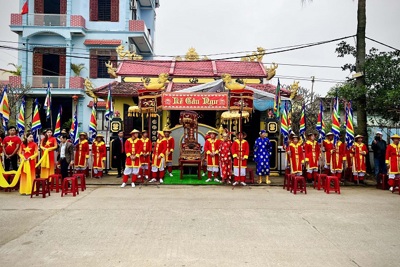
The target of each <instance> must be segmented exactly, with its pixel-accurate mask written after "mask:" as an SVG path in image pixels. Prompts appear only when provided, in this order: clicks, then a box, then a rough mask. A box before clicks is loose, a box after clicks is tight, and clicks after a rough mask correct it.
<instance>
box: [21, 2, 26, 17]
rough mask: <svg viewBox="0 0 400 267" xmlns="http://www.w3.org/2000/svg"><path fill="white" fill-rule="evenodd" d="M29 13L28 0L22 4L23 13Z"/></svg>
mask: <svg viewBox="0 0 400 267" xmlns="http://www.w3.org/2000/svg"><path fill="white" fill-rule="evenodd" d="M24 14H28V1H26V2H25V4H24V5H23V6H22V9H21V15H24Z"/></svg>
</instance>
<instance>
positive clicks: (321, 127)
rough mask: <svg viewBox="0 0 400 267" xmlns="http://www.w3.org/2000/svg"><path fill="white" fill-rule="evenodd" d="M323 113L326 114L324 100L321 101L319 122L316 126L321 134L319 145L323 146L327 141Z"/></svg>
mask: <svg viewBox="0 0 400 267" xmlns="http://www.w3.org/2000/svg"><path fill="white" fill-rule="evenodd" d="M323 112H324V106H323V105H322V100H321V101H320V104H319V113H318V120H317V125H316V129H317V131H318V133H319V137H318V143H319V144H321V143H322V142H323V141H324V140H325V122H324V119H323Z"/></svg>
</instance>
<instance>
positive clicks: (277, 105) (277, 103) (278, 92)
mask: <svg viewBox="0 0 400 267" xmlns="http://www.w3.org/2000/svg"><path fill="white" fill-rule="evenodd" d="M280 106H281V84H280V82H279V79H278V85H277V86H276V91H275V102H274V114H275V117H277V118H279V117H280V114H279V113H280Z"/></svg>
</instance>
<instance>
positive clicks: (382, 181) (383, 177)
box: [376, 173, 389, 190]
mask: <svg viewBox="0 0 400 267" xmlns="http://www.w3.org/2000/svg"><path fill="white" fill-rule="evenodd" d="M388 179H389V177H388V175H387V174H385V173H380V174H379V175H378V181H376V188H377V189H382V190H388V189H389V185H388Z"/></svg>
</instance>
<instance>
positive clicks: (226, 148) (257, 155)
mask: <svg viewBox="0 0 400 267" xmlns="http://www.w3.org/2000/svg"><path fill="white" fill-rule="evenodd" d="M43 134H44V135H43V137H42V138H41V139H40V142H38V144H39V145H38V144H37V143H36V142H35V141H34V135H33V134H32V133H29V132H28V133H27V134H25V136H23V138H20V137H19V136H18V135H17V131H16V128H15V127H14V126H11V127H9V129H8V135H7V136H5V137H4V139H3V140H1V138H0V142H1V144H2V145H1V146H0V153H1V155H2V156H1V157H0V159H1V160H2V161H3V164H4V170H3V171H4V172H7V171H12V170H14V171H19V173H20V193H21V194H30V191H31V185H32V182H33V179H34V178H35V177H36V176H39V177H42V178H46V177H49V176H50V175H51V174H54V173H55V171H59V173H60V174H61V176H62V178H65V177H67V176H68V174H69V172H70V171H71V169H73V170H74V171H75V172H76V173H84V174H85V175H88V173H89V169H90V167H91V170H92V175H93V177H94V178H101V177H102V176H103V172H104V170H105V169H106V158H107V149H106V144H105V141H104V136H102V135H100V134H98V135H97V136H96V137H95V140H94V141H93V142H92V150H91V152H90V147H89V141H88V136H87V134H86V133H85V132H82V133H80V134H79V142H78V144H77V145H75V146H74V145H73V144H72V142H71V141H70V140H69V135H68V134H67V131H65V130H63V131H62V133H61V135H60V137H59V138H58V139H57V138H55V137H54V136H53V131H52V130H51V129H47V130H46V131H45V132H43ZM316 137H317V135H316V134H314V133H309V134H308V135H307V139H306V140H304V141H303V140H302V139H301V138H300V137H299V136H297V135H295V134H293V133H292V134H291V135H290V140H289V144H288V145H287V146H286V147H285V149H286V152H287V153H286V155H287V172H290V173H291V174H295V175H303V174H305V176H306V178H307V179H308V180H313V179H315V177H316V175H317V174H318V173H319V172H321V171H323V172H324V173H327V174H329V175H335V176H338V177H339V179H342V177H343V171H344V170H346V169H351V172H352V176H353V177H352V178H353V180H354V181H360V182H362V181H363V180H364V178H365V174H366V157H367V155H368V148H367V146H366V145H365V144H364V143H363V136H361V135H357V136H356V137H355V142H354V144H353V145H352V146H351V147H348V146H346V144H345V143H343V142H341V141H340V140H336V142H335V140H334V134H333V133H331V132H329V133H328V134H327V135H326V139H325V140H324V141H323V142H322V144H319V143H318V142H317V140H316ZM245 138H246V134H245V133H244V132H239V133H236V139H235V140H232V139H231V133H229V132H228V131H224V132H223V133H222V136H221V138H218V133H217V132H215V131H209V132H208V133H207V136H206V141H205V144H204V164H203V165H204V166H203V167H204V169H203V170H204V174H207V179H206V182H210V181H215V182H221V183H224V184H232V185H234V186H235V185H239V184H240V185H244V186H245V185H246V183H245V177H246V170H247V168H248V164H247V163H248V159H249V155H250V145H249V143H248V142H247V141H246V139H245ZM391 139H392V140H393V143H392V144H390V145H388V146H387V145H386V142H385V141H384V140H382V133H381V132H377V134H376V137H375V139H374V141H373V142H372V144H371V147H372V150H373V151H374V163H375V175H376V177H377V179H380V178H379V177H380V175H379V174H386V173H387V174H388V178H389V185H390V190H393V186H394V179H398V178H400V162H399V160H400V144H399V141H400V136H399V135H393V136H391ZM111 143H112V148H111V149H112V150H111V151H112V161H113V166H116V168H117V171H118V175H117V178H121V177H122V184H121V187H125V186H126V185H127V183H128V180H130V181H131V186H132V187H135V183H136V182H137V180H138V179H141V180H143V181H148V182H149V183H154V182H159V183H163V182H164V179H165V176H166V175H167V176H172V159H173V153H174V147H175V140H174V138H173V137H172V136H171V130H170V129H168V128H165V129H164V130H163V131H158V132H157V141H155V142H154V143H152V142H151V140H150V139H149V134H148V132H147V131H146V130H143V131H141V132H140V131H138V130H132V131H131V132H130V138H128V139H126V140H125V139H124V133H123V131H120V132H118V137H117V138H116V139H114V141H113V142H111ZM56 152H57V157H55V155H56ZM253 152H254V162H255V163H256V169H255V174H256V176H257V178H258V180H257V182H258V183H260V184H261V183H263V182H264V181H265V183H266V184H270V183H271V181H270V179H269V175H270V158H271V155H272V146H271V142H270V140H269V139H268V138H267V132H266V131H265V130H261V131H260V133H259V137H258V138H257V139H256V141H255V143H254V146H253ZM39 155H40V157H39ZM90 156H91V166H89V158H90ZM1 167H2V169H3V166H1ZM37 172H38V173H37ZM39 172H40V174H39ZM232 174H233V180H232Z"/></svg>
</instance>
